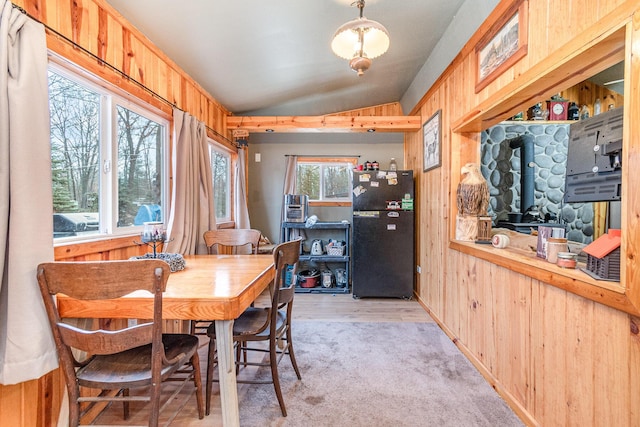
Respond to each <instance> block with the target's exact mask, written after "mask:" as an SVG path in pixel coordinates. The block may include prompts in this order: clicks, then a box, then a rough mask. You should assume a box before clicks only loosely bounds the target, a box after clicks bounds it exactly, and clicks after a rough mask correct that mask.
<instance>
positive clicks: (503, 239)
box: [491, 234, 509, 249]
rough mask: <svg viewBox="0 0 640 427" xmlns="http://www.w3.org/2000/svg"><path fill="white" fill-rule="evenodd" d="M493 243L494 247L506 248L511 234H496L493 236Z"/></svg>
mask: <svg viewBox="0 0 640 427" xmlns="http://www.w3.org/2000/svg"><path fill="white" fill-rule="evenodd" d="M491 244H492V245H493V247H494V248H499V249H502V248H506V247H507V246H508V245H509V236H507V235H506V234H496V235H495V236H493V237H492V238H491Z"/></svg>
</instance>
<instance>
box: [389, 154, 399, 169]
mask: <svg viewBox="0 0 640 427" xmlns="http://www.w3.org/2000/svg"><path fill="white" fill-rule="evenodd" d="M389 170H390V171H397V170H398V164H397V163H396V159H395V158H393V157H392V158H391V161H390V162H389Z"/></svg>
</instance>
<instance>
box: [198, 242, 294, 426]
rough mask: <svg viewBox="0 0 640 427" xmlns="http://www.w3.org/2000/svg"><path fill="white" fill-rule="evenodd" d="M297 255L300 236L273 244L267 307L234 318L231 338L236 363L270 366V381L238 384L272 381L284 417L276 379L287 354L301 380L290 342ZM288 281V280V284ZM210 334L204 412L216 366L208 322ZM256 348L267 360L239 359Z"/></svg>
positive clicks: (256, 382) (252, 309)
mask: <svg viewBox="0 0 640 427" xmlns="http://www.w3.org/2000/svg"><path fill="white" fill-rule="evenodd" d="M299 256H300V239H298V240H293V241H290V242H286V243H281V244H280V245H278V246H276V247H275V249H274V251H273V260H274V264H275V269H276V272H275V278H274V280H273V282H272V283H271V285H270V286H271V289H270V294H271V301H270V305H269V306H268V307H263V308H257V307H249V308H248V309H247V310H245V312H244V313H242V314H241V315H240V317H239V318H238V319H236V320H235V322H234V325H233V340H234V342H235V343H237V348H236V364H237V366H249V365H251V366H268V367H269V368H270V369H271V379H270V380H264V381H260V380H240V379H239V380H238V382H239V383H250V384H270V383H272V384H273V386H274V388H275V391H276V396H277V398H278V403H279V404H280V410H281V411H282V416H284V417H286V416H287V410H286V408H285V404H284V399H283V397H282V391H281V390H280V380H279V378H278V363H279V362H280V359H282V357H283V356H284V355H285V354H287V355H289V359H290V360H291V364H292V365H293V369H294V370H295V372H296V376H297V377H298V379H302V377H301V376H300V371H299V369H298V364H297V363H296V358H295V355H294V352H293V344H292V342H291V314H292V309H293V297H294V292H295V279H294V278H295V274H296V270H297V266H298V258H299ZM287 282H288V283H287ZM207 335H208V336H209V338H211V339H210V341H209V354H208V358H207V384H206V387H207V392H206V413H207V414H208V413H209V407H210V403H211V402H210V401H211V387H212V383H213V381H214V380H213V367H214V365H215V342H214V340H215V328H214V325H213V324H212V325H210V326H209V328H208V330H207ZM258 341H262V342H266V343H267V348H265V347H264V346H262V347H260V346H259V345H256V342H258ZM248 351H257V352H262V353H265V352H266V353H269V360H268V361H267V362H252V361H248V359H247V357H246V354H245V357H244V358H243V359H242V360H240V359H241V358H240V355H241V353H245V352H248Z"/></svg>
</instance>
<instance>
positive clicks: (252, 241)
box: [191, 228, 262, 335]
mask: <svg viewBox="0 0 640 427" xmlns="http://www.w3.org/2000/svg"><path fill="white" fill-rule="evenodd" d="M261 237H262V233H261V232H260V230H253V229H236V228H225V229H220V230H209V231H205V232H204V243H205V245H206V246H207V251H208V252H209V254H214V253H219V254H234V253H239V252H242V251H243V249H244V250H245V253H247V254H252V255H255V254H257V253H258V249H259V247H260V238H261ZM210 324H211V321H210V320H192V321H191V334H192V335H206V333H207V328H208V327H209V325H210Z"/></svg>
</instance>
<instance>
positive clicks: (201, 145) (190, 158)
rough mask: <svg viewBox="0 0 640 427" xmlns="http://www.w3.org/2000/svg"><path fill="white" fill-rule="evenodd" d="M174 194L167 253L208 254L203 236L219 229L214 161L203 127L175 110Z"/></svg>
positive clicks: (182, 112)
mask: <svg viewBox="0 0 640 427" xmlns="http://www.w3.org/2000/svg"><path fill="white" fill-rule="evenodd" d="M173 123H174V129H175V134H174V139H173V156H172V157H173V164H172V169H173V190H172V197H171V213H170V215H169V224H168V226H167V234H168V235H169V238H170V239H171V241H170V242H169V243H168V244H167V252H173V253H180V254H183V255H193V254H206V253H207V247H206V245H205V243H204V238H203V234H204V232H205V231H207V230H212V229H215V228H216V214H215V210H214V204H213V180H212V178H211V158H210V156H209V145H208V144H207V131H206V127H205V125H204V123H202V122H199V121H198V120H196V119H195V117H193V116H191V115H190V114H188V113H185V112H184V111H181V110H178V109H174V110H173Z"/></svg>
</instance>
